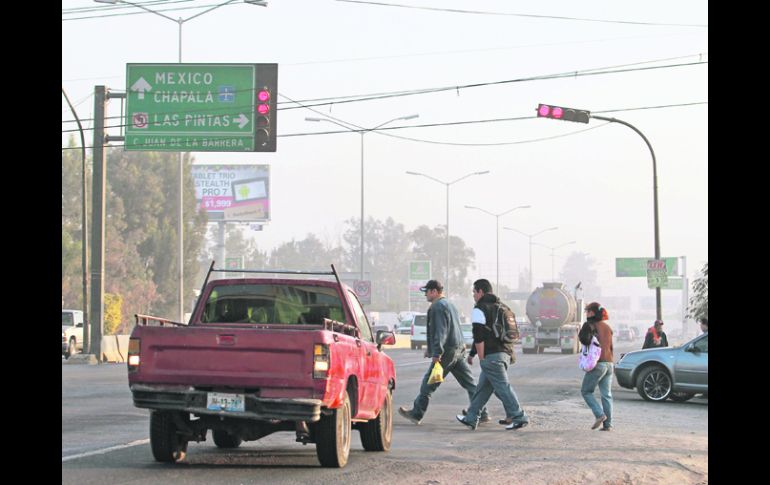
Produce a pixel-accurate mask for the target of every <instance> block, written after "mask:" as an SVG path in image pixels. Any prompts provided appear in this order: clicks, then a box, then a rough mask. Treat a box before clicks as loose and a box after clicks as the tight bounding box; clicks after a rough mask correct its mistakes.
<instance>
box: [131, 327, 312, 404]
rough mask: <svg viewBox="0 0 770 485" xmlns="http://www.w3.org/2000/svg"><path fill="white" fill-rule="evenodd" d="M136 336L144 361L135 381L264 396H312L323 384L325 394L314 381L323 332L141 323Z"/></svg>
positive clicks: (134, 336)
mask: <svg viewBox="0 0 770 485" xmlns="http://www.w3.org/2000/svg"><path fill="white" fill-rule="evenodd" d="M133 338H139V339H140V340H141V344H140V345H141V347H140V349H141V350H140V355H141V365H140V366H139V369H138V370H137V371H136V372H131V373H129V383H131V384H133V383H143V384H184V385H188V386H190V385H191V386H196V387H212V386H213V387H234V388H250V389H254V388H259V389H260V390H261V391H262V392H261V393H260V394H261V395H262V396H265V397H270V395H271V394H274V395H276V396H277V395H280V396H281V397H312V395H313V387H314V384H320V385H321V392H323V383H322V382H319V383H314V379H313V345H314V343H316V341H317V342H321V341H322V335H321V331H320V330H319V331H315V330H306V329H280V328H254V327H251V328H233V327H214V326H190V327H176V328H171V327H138V328H136V329H135V332H134V335H133ZM271 389H272V390H274V391H278V390H280V392H274V391H273V392H271ZM292 390H294V392H292Z"/></svg>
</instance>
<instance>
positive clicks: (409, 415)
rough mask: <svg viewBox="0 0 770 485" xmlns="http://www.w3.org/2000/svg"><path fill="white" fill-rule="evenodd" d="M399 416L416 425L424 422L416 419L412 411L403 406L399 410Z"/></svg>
mask: <svg viewBox="0 0 770 485" xmlns="http://www.w3.org/2000/svg"><path fill="white" fill-rule="evenodd" d="M398 414H400V415H401V416H403V417H405V418H406V419H408V420H409V421H411V422H413V423H414V424H420V423H421V422H422V419H417V418H415V417H414V415H413V414H412V410H411V409H406V408H405V407H404V406H401V407H400V408H398Z"/></svg>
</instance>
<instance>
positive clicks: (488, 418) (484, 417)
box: [463, 409, 492, 424]
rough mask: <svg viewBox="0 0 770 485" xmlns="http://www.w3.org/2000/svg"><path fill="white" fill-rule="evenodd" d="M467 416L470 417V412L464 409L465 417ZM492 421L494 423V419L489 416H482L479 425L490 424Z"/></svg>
mask: <svg viewBox="0 0 770 485" xmlns="http://www.w3.org/2000/svg"><path fill="white" fill-rule="evenodd" d="M467 415H468V410H467V409H463V416H467ZM490 421H492V418H490V417H489V414H482V415H481V416H480V417H479V424H481V423H488V422H490Z"/></svg>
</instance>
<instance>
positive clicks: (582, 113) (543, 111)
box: [537, 104, 591, 123]
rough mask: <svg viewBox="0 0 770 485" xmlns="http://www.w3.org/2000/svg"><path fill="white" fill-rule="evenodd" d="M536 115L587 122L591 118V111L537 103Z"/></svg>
mask: <svg viewBox="0 0 770 485" xmlns="http://www.w3.org/2000/svg"><path fill="white" fill-rule="evenodd" d="M537 117H538V118H553V119H555V120H564V121H575V122H577V123H588V121H589V120H590V119H591V112H590V111H587V110H584V109H574V108H562V107H561V106H553V105H550V104H539V105H537Z"/></svg>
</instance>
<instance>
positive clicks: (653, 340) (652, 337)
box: [642, 320, 668, 349]
mask: <svg viewBox="0 0 770 485" xmlns="http://www.w3.org/2000/svg"><path fill="white" fill-rule="evenodd" d="M656 347H668V338H667V337H666V332H664V331H663V320H655V323H654V324H653V325H652V327H650V328H648V329H647V335H645V336H644V345H642V348H643V349H653V348H656Z"/></svg>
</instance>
